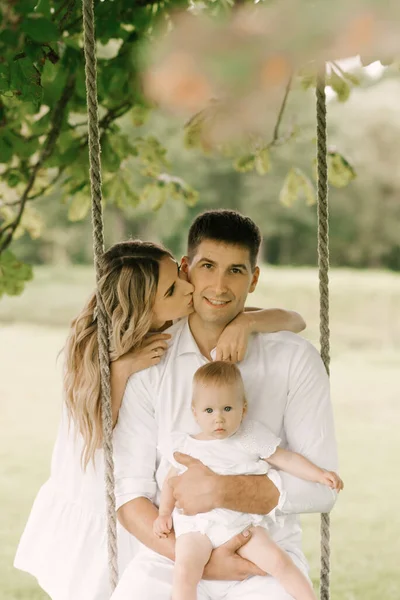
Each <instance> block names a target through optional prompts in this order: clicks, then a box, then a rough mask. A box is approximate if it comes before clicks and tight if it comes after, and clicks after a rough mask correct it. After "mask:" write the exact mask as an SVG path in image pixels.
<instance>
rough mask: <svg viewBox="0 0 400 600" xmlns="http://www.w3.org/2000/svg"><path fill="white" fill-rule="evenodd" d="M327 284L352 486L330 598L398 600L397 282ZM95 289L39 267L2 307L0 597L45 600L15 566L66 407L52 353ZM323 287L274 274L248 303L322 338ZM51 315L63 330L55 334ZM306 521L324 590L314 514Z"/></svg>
mask: <svg viewBox="0 0 400 600" xmlns="http://www.w3.org/2000/svg"><path fill="white" fill-rule="evenodd" d="M331 279H332V302H331V304H332V307H331V308H332V320H331V327H332V341H333V347H332V354H333V360H332V392H333V403H334V408H335V417H336V427H337V434H338V442H339V450H340V463H341V466H340V473H341V475H342V477H343V479H344V481H345V491H344V492H343V494H341V497H340V498H339V501H338V504H337V506H336V507H335V510H334V511H333V513H332V532H331V538H332V600H376V599H377V598H379V597H381V598H384V599H385V600H398V597H399V589H400V573H399V569H398V557H399V556H400V541H399V539H398V538H399V536H398V532H399V531H400V512H399V510H398V506H397V505H398V498H399V495H400V483H399V481H398V473H397V472H398V457H399V455H400V436H399V434H398V432H399V429H400V411H399V410H398V400H399V397H400V382H399V366H400V318H399V316H400V315H399V310H400V277H399V276H398V275H397V276H396V275H394V274H390V273H382V272H376V273H374V272H369V273H367V272H351V271H337V272H333V273H332V278H331ZM92 280H93V279H92V276H91V274H90V271H88V270H87V269H76V270H74V271H73V273H72V274H71V271H68V270H66V271H65V272H64V271H59V270H57V271H55V270H49V269H42V270H39V271H38V275H37V279H36V281H34V282H33V283H32V284H31V285H30V286H29V287H28V289H27V291H26V293H25V294H24V295H23V296H22V297H21V298H19V299H17V301H15V300H14V299H12V300H11V301H10V302H9V301H8V299H7V301H5V302H3V301H2V302H0V320H2V321H3V323H6V322H7V321H8V324H7V323H6V324H4V326H2V328H1V329H0V365H1V378H0V398H1V412H2V419H1V425H0V427H1V429H0V505H1V507H2V511H1V512H0V538H1V544H0V598H1V599H3V598H4V599H6V600H28V599H29V600H44V599H45V598H47V596H46V595H45V594H44V593H43V592H42V591H41V590H40V589H39V588H38V586H37V585H36V583H35V581H34V579H33V578H31V577H30V576H29V575H26V574H24V573H21V572H19V571H17V570H15V569H13V567H12V559H13V555H14V553H15V547H16V545H17V542H18V538H19V535H20V533H21V531H22V529H23V527H24V524H25V521H26V518H27V515H28V513H29V510H30V506H31V504H32V501H33V498H34V496H35V494H36V492H37V489H38V487H39V486H40V485H41V483H42V482H43V481H44V480H45V479H46V477H47V475H48V472H49V461H50V454H51V449H52V445H53V442H54V439H55V436H56V433H57V423H58V416H59V408H60V403H61V385H60V370H61V364H57V363H56V357H57V353H58V351H59V350H60V348H61V347H62V345H63V342H64V339H65V334H66V323H68V321H69V320H70V318H72V316H73V315H74V314H75V312H76V310H77V309H79V307H80V306H81V304H82V302H83V300H84V299H85V298H86V297H87V295H88V293H89V291H90V286H91V282H92ZM316 288H317V279H316V274H315V272H314V271H313V270H310V269H297V270H292V269H267V270H266V274H265V277H264V278H263V280H262V281H261V283H260V286H259V290H258V292H257V293H256V294H254V295H253V297H252V298H251V300H250V304H252V305H256V306H257V305H261V306H267V305H268V306H275V305H276V306H287V307H292V308H294V309H296V310H299V311H300V312H301V313H302V314H303V315H304V316H305V317H306V319H307V321H308V325H309V327H308V331H307V336H308V337H310V338H311V339H313V340H314V341H315V340H316V339H317V329H318V327H317V319H318V306H317V293H316ZM47 318H48V319H49V321H50V322H51V323H58V324H59V326H58V327H49V326H48V325H46V324H45V323H46V319H47ZM60 363H61V361H60ZM396 465H397V466H396ZM303 523H304V531H305V533H304V548H305V551H306V554H307V556H308V558H309V559H310V563H311V568H312V577H313V579H314V581H315V582H317V580H318V575H319V566H318V561H319V558H318V557H319V517H318V516H317V515H307V516H306V517H304V518H303Z"/></svg>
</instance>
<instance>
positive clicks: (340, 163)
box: [328, 151, 357, 188]
mask: <svg viewBox="0 0 400 600" xmlns="http://www.w3.org/2000/svg"><path fill="white" fill-rule="evenodd" d="M356 177H357V174H356V172H355V170H354V168H353V167H352V166H351V164H350V163H349V162H348V161H347V160H346V159H345V158H344V156H342V155H341V154H339V152H332V151H331V152H328V181H329V183H330V184H331V185H333V186H334V187H337V188H343V187H346V186H347V185H348V184H349V183H350V182H351V181H353V179H355V178H356Z"/></svg>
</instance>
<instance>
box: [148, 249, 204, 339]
mask: <svg viewBox="0 0 400 600" xmlns="http://www.w3.org/2000/svg"><path fill="white" fill-rule="evenodd" d="M193 290H194V287H193V286H192V284H191V283H189V282H188V281H187V279H186V276H185V274H184V273H180V272H179V269H178V264H177V263H176V262H175V261H174V260H173V259H172V258H170V257H169V256H166V257H165V258H163V259H162V260H161V261H160V272H159V279H158V286H157V294H156V300H155V302H154V307H153V323H152V327H153V329H159V328H160V327H162V326H163V325H164V324H165V323H166V322H167V321H173V320H174V319H178V318H180V317H186V315H190V313H192V312H193V300H192V294H193Z"/></svg>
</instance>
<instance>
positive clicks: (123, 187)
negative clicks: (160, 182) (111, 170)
mask: <svg viewBox="0 0 400 600" xmlns="http://www.w3.org/2000/svg"><path fill="white" fill-rule="evenodd" d="M104 198H105V199H106V200H107V202H110V203H112V204H115V205H116V206H118V207H119V208H126V207H128V206H137V205H138V204H139V202H140V198H139V196H138V194H136V193H135V192H134V191H133V190H132V188H131V187H130V186H129V184H128V183H127V182H126V180H125V178H124V176H123V173H122V172H121V171H119V172H118V173H117V174H116V175H115V176H114V177H113V178H112V179H111V180H110V181H108V182H107V183H106V184H105V185H104Z"/></svg>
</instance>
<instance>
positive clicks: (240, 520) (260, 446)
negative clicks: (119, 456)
mask: <svg viewBox="0 0 400 600" xmlns="http://www.w3.org/2000/svg"><path fill="white" fill-rule="evenodd" d="M280 442H281V440H280V438H278V437H277V436H276V435H274V434H273V433H272V432H271V431H270V430H269V429H268V428H267V427H265V426H264V425H262V424H261V423H258V422H257V421H251V420H249V419H247V420H245V421H244V422H243V423H242V425H241V426H240V428H239V430H238V431H237V432H236V433H235V434H234V435H232V436H230V437H228V438H224V439H217V440H197V439H195V438H193V437H192V436H191V435H189V434H187V433H177V432H174V433H172V434H171V438H170V445H169V447H167V445H163V446H161V447H160V448H159V449H160V452H161V454H162V455H163V457H164V458H165V459H166V460H168V462H169V463H170V464H171V465H172V466H174V467H175V468H176V469H177V471H178V472H179V474H181V473H183V472H184V471H185V470H186V467H184V466H183V465H181V464H179V463H178V462H176V460H175V459H174V457H173V453H174V452H183V453H184V454H188V455H189V456H193V457H194V458H198V459H199V460H201V462H202V463H204V464H205V465H206V466H207V467H209V468H210V469H211V470H212V471H214V472H215V473H218V474H220V475H263V474H265V473H268V477H269V478H270V479H271V480H272V481H273V482H274V483H275V485H276V486H277V487H278V488H279V489H280V487H281V484H280V478H279V476H278V475H277V473H276V471H274V470H273V469H271V468H270V466H269V465H268V463H267V462H265V461H264V460H262V459H263V458H268V457H269V456H271V455H272V454H273V453H274V452H275V450H276V448H277V447H278V446H279V444H280ZM276 511H277V509H276V508H275V509H273V510H272V511H271V512H270V513H269V514H268V515H257V514H248V513H241V512H237V511H234V510H229V509H225V508H216V509H213V510H211V511H210V512H206V513H199V514H197V515H194V516H188V515H184V514H182V513H181V512H180V511H179V509H176V508H175V509H174V511H173V522H174V529H175V535H176V537H179V536H180V535H182V534H184V533H189V532H195V531H196V532H200V533H202V534H205V535H207V536H208V537H209V538H210V540H211V543H212V545H213V548H217V547H218V546H220V545H221V544H224V543H225V542H227V541H228V540H229V539H231V538H232V537H234V536H235V535H236V534H238V533H240V532H242V531H243V530H244V529H246V528H247V527H250V526H252V525H253V526H260V527H265V528H266V529H268V526H270V525H271V524H272V523H279V520H280V517H279V516H278V515H277V514H276Z"/></svg>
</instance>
